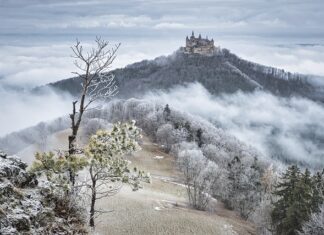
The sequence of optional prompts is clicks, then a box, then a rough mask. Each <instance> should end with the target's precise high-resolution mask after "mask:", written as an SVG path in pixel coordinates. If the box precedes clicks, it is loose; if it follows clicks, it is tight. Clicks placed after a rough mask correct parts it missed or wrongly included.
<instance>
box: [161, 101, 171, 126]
mask: <svg viewBox="0 0 324 235" xmlns="http://www.w3.org/2000/svg"><path fill="white" fill-rule="evenodd" d="M170 115H171V109H170V108H169V105H168V104H167V105H166V106H165V108H164V110H163V117H164V120H165V121H166V122H169V121H170Z"/></svg>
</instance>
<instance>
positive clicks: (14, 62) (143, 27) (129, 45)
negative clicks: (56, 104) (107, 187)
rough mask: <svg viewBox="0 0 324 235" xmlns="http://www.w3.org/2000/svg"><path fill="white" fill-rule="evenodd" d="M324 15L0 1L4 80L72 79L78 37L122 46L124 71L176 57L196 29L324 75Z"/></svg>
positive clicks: (250, 7)
mask: <svg viewBox="0 0 324 235" xmlns="http://www.w3.org/2000/svg"><path fill="white" fill-rule="evenodd" d="M323 12H324V1H323V0H310V1H304V0H271V1H270V0H223V1H220V0H213V1H201V0H200V1H191V0H177V1H162V0H154V1H153V0H139V1H132V0H128V1H122V0H121V1H115V0H114V1H109V0H108V1H107V0H106V1H104V0H86V1H82V0H71V1H66V0H64V1H63V0H55V1H50V0H0V21H1V24H0V49H1V50H0V56H1V57H0V79H1V81H2V84H10V85H12V84H14V85H17V84H18V85H21V86H35V85H37V84H39V83H41V84H44V83H47V82H49V81H54V80H59V79H62V78H65V77H67V76H70V72H71V70H73V67H72V61H71V59H70V58H69V55H70V50H69V46H70V45H71V44H72V43H73V40H75V38H79V39H81V40H83V41H85V42H90V40H93V39H94V37H95V35H101V36H102V37H104V38H105V39H107V40H110V41H111V42H112V43H117V42H122V47H121V50H120V52H119V57H118V59H117V61H116V63H115V67H121V66H125V65H126V64H128V63H131V62H135V61H138V60H142V59H145V58H147V59H150V58H153V57H155V56H159V55H161V54H164V55H167V54H170V53H172V52H173V51H174V50H176V49H177V48H178V47H180V46H181V45H183V44H184V38H185V36H186V35H187V34H190V33H191V31H192V30H194V31H195V32H196V33H201V34H202V35H203V36H205V35H208V36H209V37H213V38H214V39H215V42H216V44H217V45H220V46H221V47H227V48H228V49H230V50H232V51H233V52H234V53H237V54H238V55H240V56H242V57H245V58H246V59H250V60H254V61H256V62H259V63H265V64H267V65H272V66H277V67H281V68H284V69H287V70H290V71H292V72H300V73H314V74H319V75H324V66H323V62H324V56H323V51H324V49H323V43H324V42H323V41H324V27H323V25H322V22H324V14H323Z"/></svg>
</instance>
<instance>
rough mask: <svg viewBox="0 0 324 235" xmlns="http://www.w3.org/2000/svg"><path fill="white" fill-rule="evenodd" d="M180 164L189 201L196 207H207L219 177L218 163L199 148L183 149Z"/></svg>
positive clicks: (179, 159) (200, 208) (202, 208)
mask: <svg viewBox="0 0 324 235" xmlns="http://www.w3.org/2000/svg"><path fill="white" fill-rule="evenodd" d="M178 165H179V167H180V169H181V171H182V172H183V174H184V177H185V184H186V188H187V194H188V199H189V203H190V204H191V205H192V206H193V207H194V208H196V209H199V210H204V209H206V207H207V205H208V202H209V200H210V199H211V193H212V189H213V188H214V187H215V185H216V181H217V179H218V172H219V171H218V167H217V165H216V164H215V163H213V162H211V161H208V160H207V159H206V158H205V157H204V155H203V154H202V152H201V151H200V150H198V149H192V150H184V151H181V152H180V153H179V156H178Z"/></svg>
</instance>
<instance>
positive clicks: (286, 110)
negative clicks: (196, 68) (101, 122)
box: [145, 84, 324, 167]
mask: <svg viewBox="0 0 324 235" xmlns="http://www.w3.org/2000/svg"><path fill="white" fill-rule="evenodd" d="M189 94H190V95H189ZM145 98H146V99H149V100H155V101H157V102H158V103H161V104H163V105H165V104H169V105H170V107H171V110H172V108H174V109H177V110H182V111H185V112H189V113H191V114H195V115H199V116H201V117H204V118H206V119H208V120H211V121H212V122H213V123H215V124H216V125H217V126H220V127H222V128H224V129H225V130H226V131H227V132H228V133H230V134H233V135H234V136H236V137H237V138H238V139H240V140H242V141H243V142H245V143H247V144H249V145H251V146H254V147H256V148H257V149H258V150H259V151H260V152H262V153H263V154H264V155H266V156H268V157H272V154H274V151H273V150H274V148H275V147H274V146H276V148H279V149H281V151H282V153H283V154H284V155H285V156H286V157H287V159H288V160H300V161H303V162H306V163H308V164H313V166H315V167H320V166H323V161H322V160H323V159H322V158H323V153H324V148H323V146H321V145H320V144H319V143H320V142H321V141H323V140H324V135H323V133H324V123H323V120H324V107H323V106H322V105H320V104H317V103H315V102H312V101H310V100H307V99H302V98H290V99H286V98H278V97H275V96H273V95H271V94H268V93H264V92H255V93H250V94H244V93H241V92H238V93H235V94H232V95H223V96H221V97H215V96H212V95H211V94H209V93H208V91H207V90H206V89H205V88H204V87H203V86H201V85H200V84H190V85H188V86H186V87H176V88H173V89H171V90H170V92H168V93H166V92H159V93H149V94H147V95H146V96H145ZM274 157H276V156H274ZM317 164H319V165H317ZM321 164H322V165H321Z"/></svg>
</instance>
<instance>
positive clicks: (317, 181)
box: [311, 171, 324, 213]
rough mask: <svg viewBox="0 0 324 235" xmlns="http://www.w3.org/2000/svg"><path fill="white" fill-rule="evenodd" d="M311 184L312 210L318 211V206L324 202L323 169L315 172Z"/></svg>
mask: <svg viewBox="0 0 324 235" xmlns="http://www.w3.org/2000/svg"><path fill="white" fill-rule="evenodd" d="M312 184H313V186H314V187H313V198H312V205H311V206H312V211H313V212H314V213H317V212H319V207H320V206H321V204H323V203H324V171H323V172H317V173H316V174H314V176H313V177H312Z"/></svg>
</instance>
